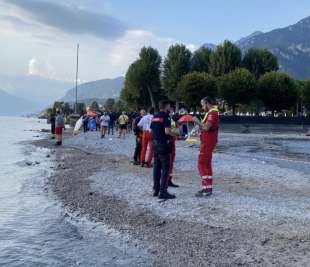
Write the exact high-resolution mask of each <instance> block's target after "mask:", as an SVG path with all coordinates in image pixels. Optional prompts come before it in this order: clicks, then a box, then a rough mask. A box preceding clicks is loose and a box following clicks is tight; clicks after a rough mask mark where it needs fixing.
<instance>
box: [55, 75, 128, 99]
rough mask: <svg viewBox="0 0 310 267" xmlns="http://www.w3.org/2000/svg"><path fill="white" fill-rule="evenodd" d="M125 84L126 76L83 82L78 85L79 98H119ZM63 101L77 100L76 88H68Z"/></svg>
mask: <svg viewBox="0 0 310 267" xmlns="http://www.w3.org/2000/svg"><path fill="white" fill-rule="evenodd" d="M123 86H124V77H118V78H115V79H103V80H97V81H92V82H88V83H83V84H80V85H79V86H78V100H79V101H81V100H85V99H108V98H118V97H119V95H120V92H121V90H122V88H123ZM61 101H64V102H75V88H71V89H70V90H68V91H67V93H66V95H65V96H64V97H63V98H61Z"/></svg>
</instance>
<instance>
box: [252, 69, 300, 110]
mask: <svg viewBox="0 0 310 267" xmlns="http://www.w3.org/2000/svg"><path fill="white" fill-rule="evenodd" d="M257 95H258V98H259V99H261V100H262V101H263V103H264V105H265V108H266V109H267V110H269V111H272V112H273V113H274V112H275V111H279V112H280V111H282V110H290V109H291V108H292V107H294V106H295V105H296V102H297V85H296V82H295V81H294V80H293V79H292V78H291V77H290V76H289V75H287V74H286V73H281V72H275V71H272V72H268V73H266V74H264V75H263V76H261V77H260V78H259V80H258V94H257Z"/></svg>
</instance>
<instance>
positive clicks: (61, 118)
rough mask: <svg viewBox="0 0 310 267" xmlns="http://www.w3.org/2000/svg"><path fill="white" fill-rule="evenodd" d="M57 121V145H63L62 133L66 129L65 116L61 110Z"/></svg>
mask: <svg viewBox="0 0 310 267" xmlns="http://www.w3.org/2000/svg"><path fill="white" fill-rule="evenodd" d="M56 114H57V115H56V119H55V134H56V145H57V146H61V145H62V131H63V129H64V127H65V121H64V116H63V115H62V114H61V112H60V111H59V110H57V112H56Z"/></svg>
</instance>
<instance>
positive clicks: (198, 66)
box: [191, 47, 212, 72]
mask: <svg viewBox="0 0 310 267" xmlns="http://www.w3.org/2000/svg"><path fill="white" fill-rule="evenodd" d="M211 53H212V50H211V49H209V48H207V47H201V48H199V49H198V50H196V51H195V52H194V54H193V57H192V64H191V70H192V71H198V72H209V65H210V56H211Z"/></svg>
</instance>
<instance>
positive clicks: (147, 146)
mask: <svg viewBox="0 0 310 267" xmlns="http://www.w3.org/2000/svg"><path fill="white" fill-rule="evenodd" d="M153 117H154V108H149V109H148V113H147V115H145V116H143V118H142V119H141V120H140V122H139V123H138V127H139V128H140V129H141V130H142V148H141V157H140V162H141V166H142V167H144V165H146V166H147V167H148V168H150V167H151V164H152V130H151V123H152V119H153ZM147 150H148V157H147V161H145V156H146V152H147Z"/></svg>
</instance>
